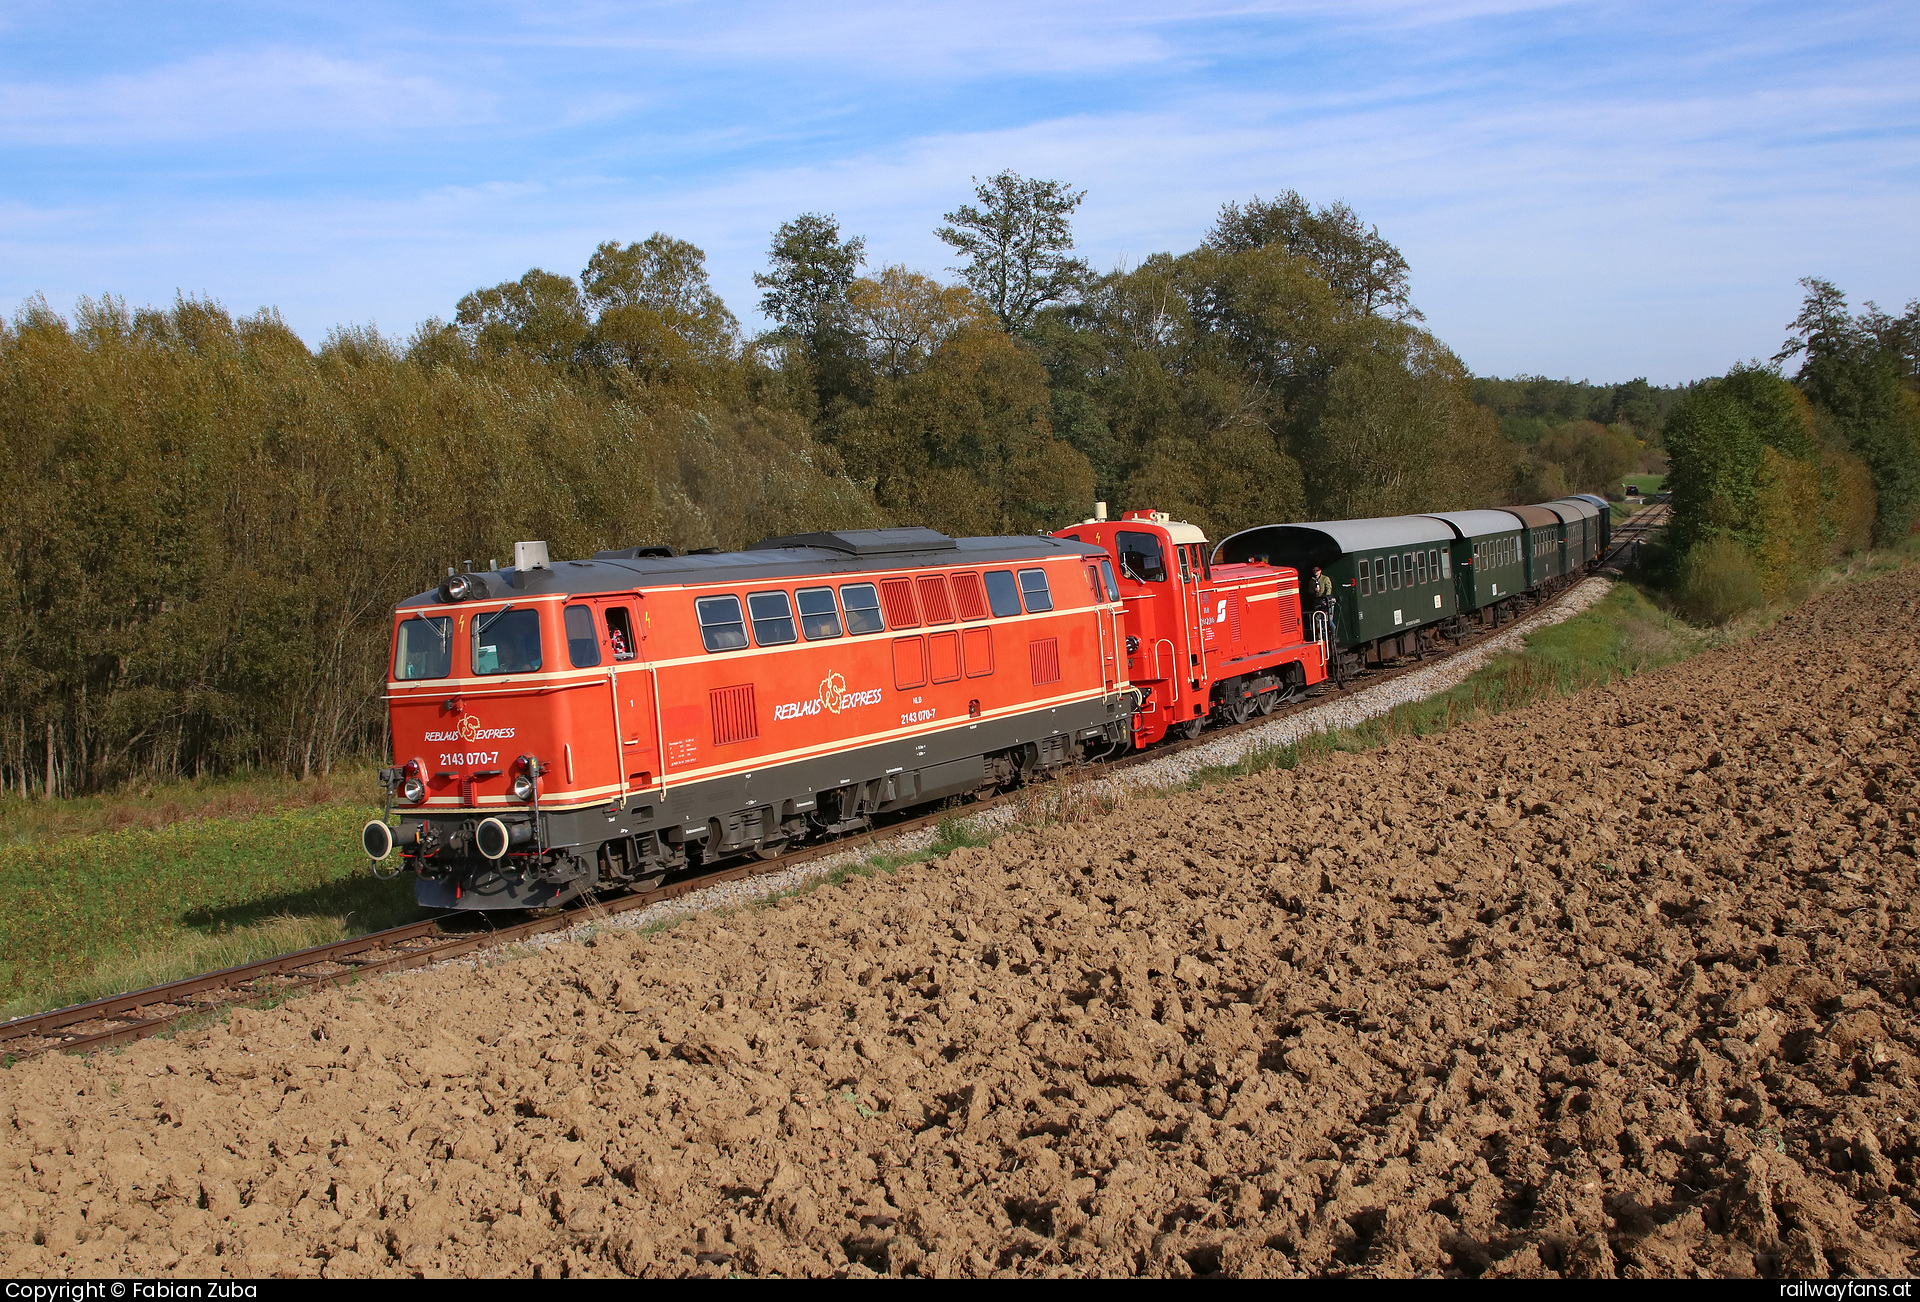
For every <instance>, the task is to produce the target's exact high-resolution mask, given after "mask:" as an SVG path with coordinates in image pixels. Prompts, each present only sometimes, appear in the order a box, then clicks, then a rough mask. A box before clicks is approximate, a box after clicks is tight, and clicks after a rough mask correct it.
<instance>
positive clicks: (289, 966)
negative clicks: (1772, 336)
mask: <svg viewBox="0 0 1920 1302" xmlns="http://www.w3.org/2000/svg"><path fill="white" fill-rule="evenodd" d="M1667 509H1668V508H1667V507H1665V506H1664V505H1662V506H1651V507H1647V508H1646V509H1645V510H1642V511H1640V512H1638V513H1637V514H1635V515H1634V516H1632V517H1630V519H1628V520H1626V521H1623V522H1622V523H1621V526H1620V528H1619V529H1617V530H1616V531H1615V532H1614V535H1613V540H1612V543H1611V545H1610V546H1609V549H1608V551H1607V554H1606V555H1605V556H1604V557H1602V558H1601V562H1600V565H1601V567H1602V568H1604V567H1606V566H1608V565H1611V564H1613V563H1615V562H1616V560H1617V559H1618V558H1619V557H1620V556H1621V555H1622V554H1623V553H1624V552H1625V551H1626V549H1627V548H1628V547H1630V546H1632V545H1633V544H1634V543H1636V542H1638V541H1639V540H1641V539H1642V538H1644V537H1645V536H1646V534H1647V533H1648V531H1650V530H1652V529H1655V528H1658V527H1660V525H1662V524H1664V523H1665V522H1666V514H1667ZM1650 516H1651V517H1654V518H1652V519H1648V517H1650ZM1574 586H1575V585H1574V584H1568V585H1567V586H1566V587H1565V588H1563V589H1561V590H1560V591H1559V592H1557V593H1555V594H1553V595H1552V596H1551V597H1549V598H1548V599H1546V600H1545V601H1542V602H1540V603H1538V604H1537V605H1535V606H1534V607H1533V608H1532V609H1531V610H1528V611H1526V612H1525V613H1524V614H1522V615H1520V616H1519V618H1518V619H1517V620H1515V624H1524V623H1525V622H1526V621H1528V620H1530V619H1532V618H1533V617H1534V616H1535V615H1537V614H1539V613H1541V612H1543V611H1546V610H1549V609H1551V608H1552V607H1553V606H1554V605H1555V604H1557V603H1558V601H1559V600H1560V599H1561V598H1562V597H1564V596H1565V595H1566V593H1567V592H1570V591H1572V589H1573V587H1574ZM1513 627H1514V624H1508V625H1504V626H1502V627H1500V628H1499V629H1497V630H1496V629H1493V628H1488V629H1485V630H1481V631H1476V632H1474V633H1472V634H1470V635H1468V636H1467V637H1465V638H1462V639H1461V640H1460V641H1459V642H1457V643H1455V644H1454V645H1453V646H1451V647H1449V648H1447V649H1446V650H1444V651H1438V652H1431V653H1429V654H1428V656H1427V657H1426V659H1425V660H1424V661H1401V662H1399V663H1396V664H1392V665H1388V666H1386V667H1384V668H1380V667H1374V668H1370V669H1369V670H1368V671H1367V672H1365V673H1364V674H1362V675H1361V676H1359V677H1357V678H1354V679H1349V680H1348V681H1349V683H1350V684H1352V685H1354V686H1356V687H1358V686H1365V687H1371V686H1374V685H1376V684H1378V683H1382V682H1386V681H1389V680H1391V679H1393V678H1395V677H1398V676H1399V675H1401V674H1404V673H1411V672H1413V671H1414V670H1416V669H1424V668H1426V667H1428V666H1429V665H1431V664H1434V663H1439V662H1442V661H1444V660H1446V659H1447V658H1448V657H1450V656H1453V655H1456V654H1458V653H1460V652H1462V651H1468V650H1471V649H1472V648H1473V647H1475V646H1477V645H1479V644H1480V643H1481V642H1482V641H1483V640H1485V639H1486V638H1488V637H1491V636H1493V635H1494V634H1495V633H1496V632H1499V633H1506V632H1511V631H1512V629H1513ZM1328 690H1336V689H1333V688H1332V685H1331V684H1329V688H1328ZM1337 690H1345V688H1344V687H1343V688H1341V689H1337ZM1326 695H1327V693H1326V692H1324V691H1323V692H1322V693H1321V694H1320V695H1318V696H1307V697H1304V698H1302V699H1299V700H1295V701H1292V702H1288V703H1286V704H1283V705H1280V706H1278V707H1276V708H1275V709H1274V710H1273V711H1272V713H1270V714H1267V715H1262V716H1259V717H1257V718H1254V719H1250V720H1248V721H1247V722H1245V723H1241V724H1232V725H1227V726H1224V727H1215V728H1212V729H1210V730H1208V731H1206V732H1204V733H1202V734H1201V735H1200V736H1199V737H1197V738H1194V739H1192V740H1182V741H1175V742H1171V743H1166V744H1162V745H1160V746H1156V747H1154V748H1153V749H1152V750H1150V751H1143V752H1139V753H1136V754H1133V755H1128V756H1125V757H1123V758H1121V759H1118V760H1111V761H1106V762H1103V763H1101V764H1099V765H1088V766H1084V767H1082V768H1079V769H1077V770H1075V771H1074V772H1073V773H1070V774H1067V775H1063V776H1062V777H1061V778H1056V779H1054V780H1055V781H1072V780H1075V779H1076V778H1077V777H1081V776H1091V775H1092V774H1093V773H1095V772H1097V773H1099V774H1106V773H1111V772H1115V771H1117V770H1120V769H1125V768H1131V767H1133V766H1135V765H1138V764H1145V763H1149V762H1152V761H1154V760H1158V759H1162V758H1164V757H1166V756H1169V755H1175V754H1178V753H1179V752H1180V751H1182V750H1185V749H1187V748H1189V747H1192V746H1204V745H1209V744H1211V743H1213V742H1215V741H1218V740H1219V739H1221V738H1222V737H1226V736H1231V735H1232V734H1234V733H1238V732H1243V731H1247V730H1250V729H1255V728H1259V727H1261V726H1263V725H1265V724H1268V723H1271V722H1273V721H1274V720H1276V719H1280V718H1284V717H1286V716H1288V715H1291V714H1296V713H1299V712H1300V711H1303V710H1308V709H1312V708H1313V707H1314V706H1316V705H1319V704H1321V703H1323V702H1324V701H1325V700H1326ZM1013 798H1014V797H1013V795H1011V794H1008V795H999V796H992V797H988V798H986V799H983V800H978V801H975V802H974V803H972V804H970V805H968V806H966V812H968V813H973V812H977V811H979V810H983V809H990V808H992V807H994V806H996V805H1000V804H1004V803H1006V802H1007V801H1009V800H1012V799H1013ZM954 813H955V811H954V810H952V809H942V810H939V811H937V812H935V813H931V814H923V815H919V816H917V817H914V818H907V819H902V820H900V821H898V822H889V823H887V824H885V825H883V826H880V827H876V828H873V829H870V830H869V831H866V832H862V833H860V834H858V835H856V836H851V837H845V838H841V839H839V840H834V841H828V842H824V843H822V844H820V845H815V846H808V847H806V848H804V849H800V850H795V851H792V852H790V853H788V854H784V855H781V856H780V857H778V858H776V859H768V860H764V861H761V860H750V861H747V862H744V863H733V864H729V865H726V866H723V867H720V868H717V869H714V870H712V871H708V872H699V873H693V874H689V875H687V876H686V877H684V878H681V879H680V880H677V881H670V882H668V883H666V884H664V885H662V886H660V887H657V888H656V889H654V890H650V891H638V892H634V893H632V894H628V895H620V896H613V897H609V898H604V899H594V900H591V901H588V902H586V903H584V904H582V905H579V906H576V907H570V908H567V909H564V910H557V911H554V912H552V913H547V914H543V915H541V916H538V917H534V918H530V919H528V920H526V921H523V922H519V923H515V924H513V925H510V926H505V927H496V926H494V925H492V919H491V918H490V917H489V915H486V914H453V915H448V916H446V917H442V918H429V919H426V920H424V921H421V922H414V923H409V924H408V925H406V926H403V927H394V928H391V929H389V930H386V931H376V932H370V933H368V934H367V935H364V936H356V937H353V938H351V939H349V940H338V941H333V942H331V943H329V944H325V945H316V946H314V947H312V948H311V949H303V950H298V951H296V952H294V953H291V954H282V955H279V956H277V957H275V958H269V959H263V960H261V961H260V962H257V963H247V964H243V965H241V966H239V967H231V968H225V969H223V970H221V971H218V972H209V973H206V974H205V975H203V976H196V977H188V978H186V979H185V980H181V981H169V982H166V983H164V984H161V985H157V986H151V987H149V988H147V989H145V990H135V991H131V992H129V993H127V994H122V995H113V996H110V997H108V998H105V999H96V1000H93V1001H91V1002H89V1003H84V1004H75V1005H73V1006H71V1007H68V1008H56V1009H53V1010H51V1011H49V1012H45V1013H36V1014H33V1015H32V1016H28V1017H19V1018H15V1019H14V1020H12V1021H9V1022H3V1023H0V1055H4V1056H5V1057H8V1058H16V1059H17V1058H26V1057H32V1056H34V1055H36V1054H41V1053H49V1052H53V1051H55V1050H61V1051H65V1052H69V1053H90V1052H92V1051H93V1050H96V1049H103V1048H108V1047H111V1046H113V1045H117V1044H126V1043H129V1042H131V1041H134V1040H139V1039H144V1038H146V1037H147V1036H150V1035H155V1034H158V1033H160V1032H162V1031H165V1030H167V1029H168V1028H169V1027H171V1026H174V1025H176V1024H177V1023H179V1022H181V1021H182V1020H184V1019H187V1018H191V1017H195V1016H200V1015H205V1014H209V1013H214V1012H218V1011H219V1010H220V1009H223V1008H229V1007H233V1006H235V1005H239V1004H250V1003H256V1002H261V1001H265V1000H269V999H280V998H285V997H287V996H289V995H294V994H301V993H305V992H307V991H312V990H321V989H325V988H328V987H331V986H339V985H345V984H349V983H351V982H355V981H359V980H361V979H363V978H366V977H371V976H377V975H380V974H382V973H387V972H397V971H401V970H403V969H406V968H414V967H424V966H426V965H427V964H430V963H438V962H443V961H445V960H447V959H452V958H459V957H461V956H462V955H466V954H471V953H473V952H475V951H476V950H481V949H489V948H493V947H495V946H499V945H507V944H513V943H514V942H516V941H523V940H529V939H531V938H533V937H536V936H541V935H546V934H549V933H552V932H556V931H564V930H566V929H568V928H570V927H576V926H579V925H580V924H581V923H583V922H588V921H592V920H594V919H596V918H602V917H615V916H618V915H620V914H623V913H631V912H633V911H634V910H636V909H644V908H648V907H650V906H651V905H654V904H659V903H661V902H663V901H665V900H671V899H675V898H677V897H679V896H682V895H686V894H689V893H691V892H693V891H697V890H702V889H704V888H706V887H709V886H716V885H719V884H720V883H722V882H730V881H739V880H741V879H744V878H749V877H759V876H764V875H766V874H769V873H777V872H783V871H785V870H787V869H789V868H792V867H795V866H796V865H799V864H803V863H807V862H810V861H812V860H816V859H821V858H825V857H827V856H829V855H836V854H843V853H845V852H847V851H849V850H858V849H860V848H861V847H862V846H863V844H864V845H868V846H872V847H874V848H876V849H877V848H878V847H879V846H880V844H882V843H883V842H885V841H890V840H892V839H894V838H896V837H899V836H902V835H904V834H907V833H910V832H913V831H916V830H918V829H921V828H926V827H932V826H935V825H937V824H938V823H940V822H942V821H943V820H945V819H948V818H951V817H953V816H954Z"/></svg>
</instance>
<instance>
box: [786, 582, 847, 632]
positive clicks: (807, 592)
mask: <svg viewBox="0 0 1920 1302" xmlns="http://www.w3.org/2000/svg"><path fill="white" fill-rule="evenodd" d="M793 599H794V600H795V601H797V602H799V603H800V631H801V632H802V633H803V634H805V635H806V639H807V641H809V642H818V641H820V640H821V639H822V638H828V637H839V636H840V611H839V608H838V607H836V606H835V605H834V604H833V589H832V588H802V589H800V591H798V592H796V593H794V594H793Z"/></svg>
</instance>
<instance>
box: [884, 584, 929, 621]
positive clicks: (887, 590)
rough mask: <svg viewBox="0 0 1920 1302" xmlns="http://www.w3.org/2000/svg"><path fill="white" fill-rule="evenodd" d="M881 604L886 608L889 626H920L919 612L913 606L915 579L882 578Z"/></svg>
mask: <svg viewBox="0 0 1920 1302" xmlns="http://www.w3.org/2000/svg"><path fill="white" fill-rule="evenodd" d="M880 604H881V605H882V606H884V607H885V608H886V612H887V627H888V628H918V627H920V615H919V612H917V611H915V610H914V608H913V580H911V579H882V580H881V581H880Z"/></svg>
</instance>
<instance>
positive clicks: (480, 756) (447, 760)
mask: <svg viewBox="0 0 1920 1302" xmlns="http://www.w3.org/2000/svg"><path fill="white" fill-rule="evenodd" d="M440 762H441V763H442V764H445V765H447V766H448V767H449V768H465V767H467V766H469V765H474V766H478V765H481V764H497V763H499V762H500V752H499V751H497V750H466V751H461V750H456V751H442V752H441V753H440Z"/></svg>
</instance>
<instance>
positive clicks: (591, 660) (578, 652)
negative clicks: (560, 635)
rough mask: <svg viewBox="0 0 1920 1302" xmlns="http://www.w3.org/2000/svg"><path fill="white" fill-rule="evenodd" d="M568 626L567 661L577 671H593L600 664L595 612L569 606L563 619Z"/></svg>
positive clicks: (585, 608) (581, 607)
mask: <svg viewBox="0 0 1920 1302" xmlns="http://www.w3.org/2000/svg"><path fill="white" fill-rule="evenodd" d="M563 618H564V619H565V621H566V625H567V659H568V660H569V661H571V662H572V664H573V667H574V668H575V669H591V668H593V667H594V666H595V665H597V664H599V663H600V637H599V635H598V634H597V633H595V632H594V629H593V612H592V611H591V610H589V609H588V608H587V607H585V606H568V607H567V613H566V615H565V616H564V617H563Z"/></svg>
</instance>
